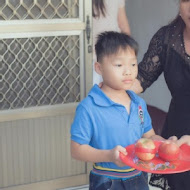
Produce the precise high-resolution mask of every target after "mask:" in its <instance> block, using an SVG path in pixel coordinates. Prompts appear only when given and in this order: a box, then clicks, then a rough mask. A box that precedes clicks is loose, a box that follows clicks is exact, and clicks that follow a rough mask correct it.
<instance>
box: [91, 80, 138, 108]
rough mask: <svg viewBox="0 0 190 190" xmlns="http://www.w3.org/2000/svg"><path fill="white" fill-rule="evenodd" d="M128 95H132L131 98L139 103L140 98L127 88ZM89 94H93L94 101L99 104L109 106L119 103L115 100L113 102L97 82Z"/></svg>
mask: <svg viewBox="0 0 190 190" xmlns="http://www.w3.org/2000/svg"><path fill="white" fill-rule="evenodd" d="M126 93H128V95H129V96H130V98H131V100H132V101H133V102H135V103H137V104H138V103H139V100H138V98H137V95H136V94H135V93H134V92H132V91H130V90H127V92H126ZM88 96H91V97H92V98H93V100H94V103H95V104H97V105H99V106H105V107H109V106H112V105H114V104H117V103H115V102H113V101H112V100H111V99H110V98H109V97H108V96H107V95H106V94H105V93H104V92H103V91H102V90H101V89H100V87H99V86H98V85H97V84H95V85H94V86H93V87H92V89H91V90H90V92H89V94H88Z"/></svg>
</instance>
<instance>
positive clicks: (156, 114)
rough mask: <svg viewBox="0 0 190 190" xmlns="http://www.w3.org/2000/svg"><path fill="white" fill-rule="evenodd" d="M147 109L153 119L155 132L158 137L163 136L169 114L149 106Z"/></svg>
mask: <svg viewBox="0 0 190 190" xmlns="http://www.w3.org/2000/svg"><path fill="white" fill-rule="evenodd" d="M147 108H148V112H149V114H150V117H151V119H152V126H153V128H154V130H155V133H156V134H157V135H161V132H162V128H163V126H164V122H165V119H166V115H167V113H166V112H164V111H163V110H161V109H159V108H156V107H154V106H150V105H147Z"/></svg>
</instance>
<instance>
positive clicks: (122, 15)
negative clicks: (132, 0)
mask: <svg viewBox="0 0 190 190" xmlns="http://www.w3.org/2000/svg"><path fill="white" fill-rule="evenodd" d="M117 19H118V25H119V28H120V30H121V32H123V33H126V34H128V35H130V34H131V31H130V27H129V22H128V18H127V15H126V9H125V7H121V8H119V10H118V18H117Z"/></svg>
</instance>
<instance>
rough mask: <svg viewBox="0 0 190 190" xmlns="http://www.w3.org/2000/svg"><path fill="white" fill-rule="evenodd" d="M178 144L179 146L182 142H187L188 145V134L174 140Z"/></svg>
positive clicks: (189, 142) (189, 143) (189, 139)
mask: <svg viewBox="0 0 190 190" xmlns="http://www.w3.org/2000/svg"><path fill="white" fill-rule="evenodd" d="M176 143H177V145H178V146H181V145H182V144H187V145H189V146H190V135H184V136H182V137H181V138H180V139H179V140H177V141H176Z"/></svg>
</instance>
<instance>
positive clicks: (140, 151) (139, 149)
mask: <svg viewBox="0 0 190 190" xmlns="http://www.w3.org/2000/svg"><path fill="white" fill-rule="evenodd" d="M135 154H136V156H137V157H138V158H139V159H141V160H143V161H148V160H152V159H153V158H154V156H155V154H156V146H155V144H154V141H153V140H151V139H147V138H141V139H139V140H138V141H137V143H136V145H135Z"/></svg>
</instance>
